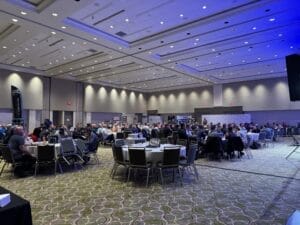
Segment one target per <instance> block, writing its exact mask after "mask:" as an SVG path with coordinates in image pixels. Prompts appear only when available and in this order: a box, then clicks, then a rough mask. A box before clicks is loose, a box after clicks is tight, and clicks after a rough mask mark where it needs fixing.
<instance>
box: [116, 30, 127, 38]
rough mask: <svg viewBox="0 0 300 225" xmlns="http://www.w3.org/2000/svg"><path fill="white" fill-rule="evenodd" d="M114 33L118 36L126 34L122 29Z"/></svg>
mask: <svg viewBox="0 0 300 225" xmlns="http://www.w3.org/2000/svg"><path fill="white" fill-rule="evenodd" d="M116 35H118V36H120V37H124V36H126V35H127V34H126V33H125V32H123V31H119V32H117V33H116Z"/></svg>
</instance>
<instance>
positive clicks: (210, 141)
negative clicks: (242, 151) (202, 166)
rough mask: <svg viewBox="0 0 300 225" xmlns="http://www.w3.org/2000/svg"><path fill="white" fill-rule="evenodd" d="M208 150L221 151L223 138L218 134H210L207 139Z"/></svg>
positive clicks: (211, 151) (210, 151)
mask: <svg viewBox="0 0 300 225" xmlns="http://www.w3.org/2000/svg"><path fill="white" fill-rule="evenodd" d="M206 151H207V152H208V153H220V152H222V151H223V147H222V139H221V138H220V137H217V136H209V137H207V140H206Z"/></svg>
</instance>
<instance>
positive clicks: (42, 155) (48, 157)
mask: <svg viewBox="0 0 300 225" xmlns="http://www.w3.org/2000/svg"><path fill="white" fill-rule="evenodd" d="M36 160H37V161H38V162H47V161H53V160H55V146H54V145H38V146H37V157H36Z"/></svg>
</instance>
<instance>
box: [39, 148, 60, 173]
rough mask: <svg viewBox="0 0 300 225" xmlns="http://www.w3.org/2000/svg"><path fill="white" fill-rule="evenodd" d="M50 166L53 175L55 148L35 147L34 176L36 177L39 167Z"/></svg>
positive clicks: (55, 164)
mask: <svg viewBox="0 0 300 225" xmlns="http://www.w3.org/2000/svg"><path fill="white" fill-rule="evenodd" d="M51 164H53V166H54V174H56V169H57V160H56V154H55V146H54V145H42V146H37V157H36V162H35V170H34V175H35V176H36V175H37V172H38V169H39V168H40V167H41V166H47V165H51Z"/></svg>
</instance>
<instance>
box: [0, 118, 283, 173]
mask: <svg viewBox="0 0 300 225" xmlns="http://www.w3.org/2000/svg"><path fill="white" fill-rule="evenodd" d="M282 129H288V126H287V125H286V124H284V123H282V124H279V123H272V124H270V123H266V124H263V125H258V124H254V123H241V124H235V123H231V124H221V123H217V124H212V123H207V121H205V120H204V121H203V123H197V122H194V123H189V124H185V123H179V124H174V123H154V124H149V123H145V124H142V123H137V124H127V123H121V122H100V123H98V124H87V125H86V126H83V125H82V124H77V125H76V126H75V127H67V126H64V125H61V126H55V125H54V124H52V123H49V122H48V123H44V124H41V126H39V127H36V128H34V129H33V131H32V133H30V134H28V135H27V136H26V135H24V130H23V129H21V127H16V126H11V125H7V126H3V125H0V140H1V143H3V144H9V145H10V146H11V149H12V151H13V154H14V155H15V156H16V158H17V159H18V160H21V161H23V162H26V163H25V164H27V167H26V170H27V169H29V168H30V169H31V165H32V164H33V163H34V158H33V157H32V156H31V155H30V154H28V152H26V150H25V148H23V146H24V140H25V136H26V138H27V137H28V138H30V140H31V141H32V142H38V141H41V142H45V141H48V140H50V138H51V137H52V136H55V137H57V141H58V142H59V141H60V140H62V139H64V138H67V137H72V138H73V139H82V140H85V143H86V146H87V148H88V150H91V151H92V150H95V148H97V147H98V143H99V141H100V140H101V141H103V142H108V143H112V142H114V141H115V138H116V133H139V134H141V136H143V137H144V138H145V139H147V140H150V139H151V138H160V139H163V138H164V139H167V140H168V142H169V143H173V144H176V142H177V140H181V139H182V140H186V143H187V147H188V143H189V142H191V141H196V142H197V143H198V146H200V147H202V146H205V142H206V140H207V138H208V137H219V138H222V139H223V141H226V140H229V139H230V138H232V137H240V138H241V140H242V141H243V143H244V144H245V145H247V143H248V140H247V133H249V132H250V133H262V132H265V133H266V137H270V135H271V134H272V135H271V136H272V138H273V140H274V141H275V140H276V134H280V132H281V130H282ZM124 137H125V138H126V136H124ZM21 139H22V140H21ZM21 156H22V157H21Z"/></svg>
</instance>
